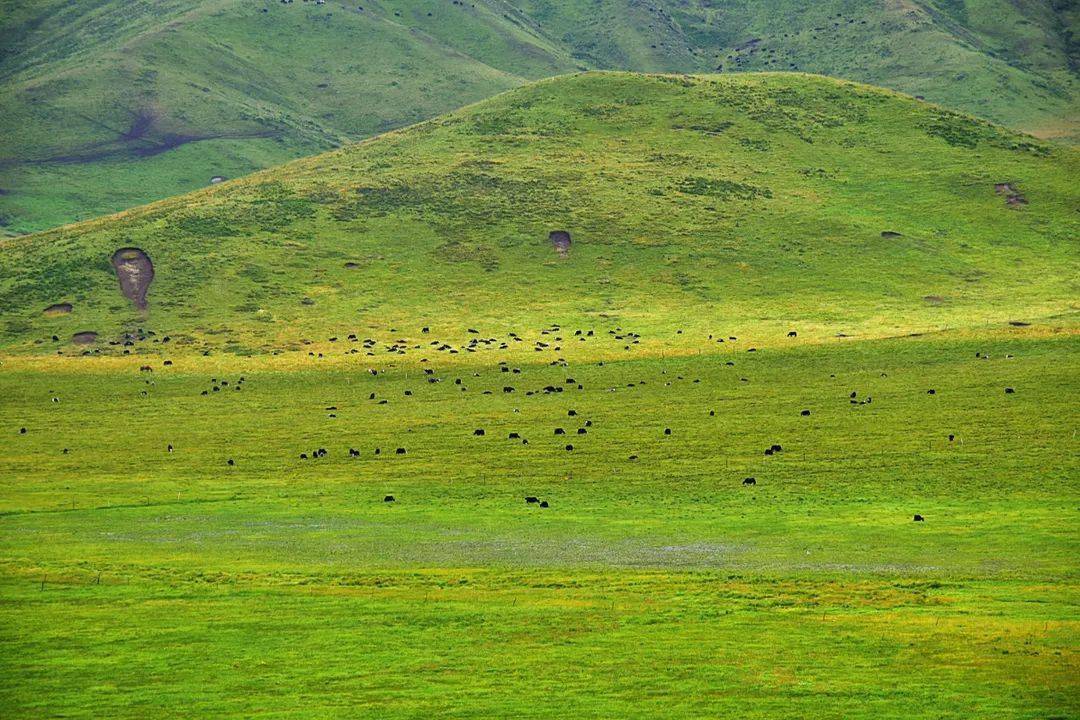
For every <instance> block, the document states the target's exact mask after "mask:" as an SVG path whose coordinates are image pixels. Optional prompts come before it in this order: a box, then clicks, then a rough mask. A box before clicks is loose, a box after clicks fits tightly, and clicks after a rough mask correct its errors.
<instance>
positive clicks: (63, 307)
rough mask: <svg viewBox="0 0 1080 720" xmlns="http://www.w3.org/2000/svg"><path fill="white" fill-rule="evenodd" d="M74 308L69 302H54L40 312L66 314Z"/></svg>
mask: <svg viewBox="0 0 1080 720" xmlns="http://www.w3.org/2000/svg"><path fill="white" fill-rule="evenodd" d="M74 309H75V308H74V306H73V305H72V304H71V303H55V304H53V305H50V306H49V307H47V308H45V309H44V310H42V312H43V313H45V314H46V315H67V314H68V313H69V312H71V311H72V310H74Z"/></svg>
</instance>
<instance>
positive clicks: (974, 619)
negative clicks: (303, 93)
mask: <svg viewBox="0 0 1080 720" xmlns="http://www.w3.org/2000/svg"><path fill="white" fill-rule="evenodd" d="M1078 168H1080V153H1078V151H1077V150H1075V149H1070V148H1065V147H1059V146H1055V145H1050V144H1046V143H1043V142H1039V141H1035V140H1033V139H1031V138H1030V137H1027V136H1023V135H1019V134H1017V133H1014V132H1012V131H1008V130H1004V129H1002V128H1000V127H997V126H993V125H990V124H987V123H984V122H982V121H978V120H975V119H973V118H970V117H968V116H962V115H957V114H954V113H951V112H948V111H945V110H942V109H941V108H938V107H936V106H934V105H930V104H927V103H920V102H916V101H914V100H912V99H911V98H908V97H905V96H901V95H899V94H896V93H893V92H889V91H885V90H880V89H875V88H871V87H868V86H862V85H855V84H852V83H846V82H841V81H836V80H830V79H825V78H820V77H811V76H805V75H784V74H766V75H749V74H744V75H739V76H735V77H729V76H721V77H716V76H708V77H705V76H703V77H691V78H686V77H673V76H640V75H629V74H606V73H587V74H582V75H577V76H573V77H567V78H561V79H557V80H552V81H544V82H540V83H537V84H533V85H529V86H526V87H524V88H520V89H517V90H514V91H512V92H509V93H506V94H504V95H500V96H498V97H496V98H493V99H491V100H488V101H485V102H483V103H480V104H477V105H474V106H471V107H467V108H464V109H462V110H461V111H459V112H456V113H453V114H451V115H448V116H444V117H441V118H437V119H435V120H433V121H430V122H427V123H424V124H421V125H418V126H415V127H412V128H409V129H407V130H403V131H398V132H394V133H391V134H389V135H386V136H383V137H380V138H377V139H375V140H372V141H370V142H367V143H364V144H361V145H357V146H351V147H348V148H344V149H341V150H337V151H333V152H331V153H328V154H325V155H321V156H317V157H314V158H310V159H307V160H302V161H298V162H295V163H292V164H289V165H286V166H284V167H282V168H278V169H275V170H272V171H267V172H264V173H259V174H256V175H253V176H251V177H250V178H245V179H242V180H237V181H232V182H227V183H224V184H222V185H220V186H216V187H214V188H211V189H207V190H204V191H200V192H198V193H194V194H191V195H187V196H183V197H179V198H175V199H171V200H167V201H164V202H160V203H156V204H154V205H150V206H147V207H145V208H139V209H136V210H133V211H130V212H126V213H122V214H120V215H117V216H113V217H109V218H102V219H100V220H95V221H92V222H89V223H84V224H81V225H78V226H72V227H68V228H62V229H58V230H54V231H51V232H48V233H42V234H38V235H33V236H28V237H22V238H11V239H6V240H3V241H0V307H3V308H4V310H3V315H2V320H3V325H2V326H0V363H2V364H0V677H3V678H4V681H3V682H0V715H3V717H5V718H7V717H11V718H41V717H131V718H142V717H160V716H182V717H213V718H220V717H254V716H258V717H267V718H270V717H274V718H281V717H305V718H307V717H356V716H361V717H379V718H396V717H401V718H406V717H418V716H435V717H470V718H471V717H476V718H490V717H528V718H564V717H595V718H613V717H634V718H637V717H640V718H653V717H665V718H701V717H748V718H787V717H807V718H810V717H813V718H862V717H873V718H882V717H886V718H928V719H929V718H934V719H938V718H957V719H960V718H964V719H968V718H994V719H995V720H997V719H999V718H1031V719H1032V720H1035V719H1036V718H1038V719H1046V718H1073V717H1076V716H1077V715H1078V714H1080V681H1078V679H1077V678H1078V677H1080V672H1078V670H1080V587H1078V584H1080V582H1078V581H1080V578H1078V567H1077V562H1076V557H1077V554H1078V552H1080V535H1078V533H1077V519H1078V518H1077V511H1078V508H1080V482H1078V480H1080V472H1078V471H1080V467H1078V465H1080V461H1078V457H1080V455H1078V453H1077V449H1078V448H1077V444H1078V441H1077V437H1076V421H1077V412H1076V402H1075V397H1076V395H1077V390H1078V388H1080V371H1078V367H1080V365H1078V362H1080V338H1078V332H1077V330H1078V327H1080V325H1078V323H1077V308H1076V297H1077V287H1076V285H1077V277H1080V273H1078V272H1077V270H1078V266H1080V262H1078V261H1080V247H1078V245H1077V242H1076V239H1077V237H1078V236H1080V232H1078V226H1080V222H1078V220H1077V215H1076V209H1077V201H1078V196H1077V192H1076V183H1075V178H1076V177H1077V174H1078ZM997 185H1008V188H1004V187H1002V188H996V187H995V186H997ZM1010 197H1012V198H1014V199H1013V201H1012V203H1011V204H1010V201H1009V198H1010ZM1020 197H1022V198H1023V202H1022V201H1021V200H1019V199H1017V198H1020ZM553 230H566V231H568V232H570V233H571V235H572V243H571V245H570V247H569V250H568V251H567V253H566V257H561V256H560V255H559V253H558V252H556V249H555V248H553V246H552V244H551V242H550V241H549V239H548V233H549V232H551V231H553ZM129 246H135V247H139V248H141V249H143V250H144V251H145V252H146V254H147V255H148V256H149V257H150V258H151V259H152V261H153V265H154V280H153V283H152V284H151V285H150V289H149V294H148V296H147V300H148V310H147V311H146V312H145V313H144V312H140V311H138V310H136V309H134V307H133V305H132V303H130V302H128V300H126V299H125V298H124V297H123V296H122V295H121V291H120V286H119V284H118V282H117V276H116V274H115V272H114V270H113V268H112V266H111V265H110V257H111V256H112V255H113V253H114V251H116V250H117V249H119V248H122V247H129ZM347 263H348V264H349V266H346V264H347ZM56 303H70V304H71V305H72V309H71V312H70V313H68V314H44V313H43V310H44V309H45V308H46V307H47V306H49V305H52V304H56ZM425 328H426V329H427V331H426V332H425ZM80 331H95V332H97V333H99V334H98V337H97V339H96V341H94V342H92V343H89V344H81V345H80V344H74V343H73V342H72V341H71V340H72V336H73V334H74V333H77V332H80ZM793 332H794V333H795V334H794V335H791V334H790V333H793ZM54 336H55V338H56V339H55V340H54V339H53V337H54ZM350 336H354V338H355V339H354V338H353V337H350ZM166 337H168V338H169V339H168V341H167V342H166V341H165V338H166ZM721 340H722V341H723V342H721ZM144 366H145V367H147V368H149V369H150V370H152V372H147V371H144V370H141V368H142V367H144ZM238 388H239V389H238ZM1009 390H1011V392H1009ZM930 391H933V392H932V393H931V392H930ZM806 411H809V414H804V412H806ZM557 429H561V430H562V431H563V432H562V433H557ZM24 430H25V432H24ZM478 430H482V431H483V434H478V433H477V431H478ZM581 431H584V432H581ZM667 431H670V433H668V432H667ZM512 433H513V434H516V437H511V434H512ZM525 440H527V441H528V442H527V443H525V442H523V441H525ZM774 445H778V446H780V449H779V450H775V451H773V446H774ZM170 446H171V447H172V450H171V451H170V449H169V448H170ZM568 446H572V449H568ZM319 448H324V449H325V450H326V451H327V453H326V455H325V456H320V457H313V455H314V454H315V452H314V451H316V450H318V449H319ZM399 448H400V449H402V450H403V451H404V452H402V453H398V452H397V450H398V449H399ZM767 449H768V450H770V451H772V452H771V454H766V452H765V451H766V450H767ZM350 450H354V451H356V454H355V455H353V454H351V453H350V452H349V451H350ZM301 454H304V455H307V456H308V457H306V458H301ZM230 461H231V463H230ZM747 478H754V484H752V485H751V484H745V480H746V479H747ZM388 495H391V496H393V497H394V498H395V501H394V502H385V501H384V498H385V497H386V496H388ZM530 496H534V497H536V498H538V499H539V500H543V501H545V502H547V503H548V504H549V506H548V507H543V508H542V507H538V503H527V502H526V498H527V497H530ZM915 515H920V516H922V517H923V518H924V520H923V521H921V522H916V521H914V517H915Z"/></svg>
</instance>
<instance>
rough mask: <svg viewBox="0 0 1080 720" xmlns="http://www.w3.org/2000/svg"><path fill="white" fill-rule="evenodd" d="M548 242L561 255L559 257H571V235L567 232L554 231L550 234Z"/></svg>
mask: <svg viewBox="0 0 1080 720" xmlns="http://www.w3.org/2000/svg"><path fill="white" fill-rule="evenodd" d="M548 240H549V241H550V242H551V246H552V247H553V248H555V252H557V253H559V257H561V258H568V257H570V233H568V232H566V231H565V230H552V231H551V232H550V233H548Z"/></svg>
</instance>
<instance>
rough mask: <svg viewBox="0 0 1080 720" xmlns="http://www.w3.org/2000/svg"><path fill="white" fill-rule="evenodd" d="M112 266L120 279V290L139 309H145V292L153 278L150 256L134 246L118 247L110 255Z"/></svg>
mask: <svg viewBox="0 0 1080 720" xmlns="http://www.w3.org/2000/svg"><path fill="white" fill-rule="evenodd" d="M112 266H113V269H114V270H116V277H117V279H119V280H120V292H122V293H123V294H124V297H126V298H127V299H128V300H130V301H131V302H132V303H134V304H135V307H137V308H139V309H140V310H145V309H146V293H147V291H148V290H149V289H150V283H151V282H153V280H154V265H153V263H151V262H150V257H149V256H148V255H147V254H146V253H145V252H143V251H142V250H140V249H139V248H135V247H126V248H120V249H119V250H117V251H116V252H114V253H113V255H112Z"/></svg>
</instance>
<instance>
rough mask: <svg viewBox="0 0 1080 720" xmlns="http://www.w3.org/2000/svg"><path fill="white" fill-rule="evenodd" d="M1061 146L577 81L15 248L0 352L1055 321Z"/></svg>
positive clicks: (667, 89)
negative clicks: (136, 335) (143, 256)
mask: <svg viewBox="0 0 1080 720" xmlns="http://www.w3.org/2000/svg"><path fill="white" fill-rule="evenodd" d="M1078 157H1080V155H1078V153H1077V151H1075V150H1073V149H1069V148H1064V147H1055V146H1052V145H1047V144H1044V143H1041V142H1039V141H1036V140H1033V139H1031V138H1027V137H1024V136H1021V135H1019V134H1016V133H1013V132H1011V131H1008V130H1004V129H1001V128H998V127H995V126H992V125H989V124H987V123H984V122H982V121H978V120H974V119H972V118H970V117H966V116H962V115H957V114H954V113H951V112H949V111H946V110H942V109H940V108H938V107H936V106H933V105H929V104H926V103H921V102H918V101H915V100H912V99H910V98H908V97H905V96H902V95H898V94H895V93H891V92H889V91H884V90H879V89H874V88H870V87H867V86H860V85H855V84H851V83H846V82H842V81H836V80H830V79H826V78H819V77H811V76H803V75H783V74H779V75H751V74H743V75H733V76H712V77H693V78H684V77H672V76H639V75H618V74H615V75H611V74H582V75H577V76H572V77H567V78H563V79H558V80H553V81H545V82H540V83H538V84H534V85H530V86H527V87H525V88H521V89H519V90H515V91H512V92H509V93H507V94H504V95H501V96H499V97H496V98H494V99H491V100H488V101H485V102H482V103H480V104H477V105H474V106H471V107H468V108H465V109H464V110H461V111H459V112H456V113H453V114H451V115H449V116H446V117H444V118H439V119H437V120H433V121H430V122H427V123H424V124H421V125H418V126H414V127H411V128H409V129H407V130H403V131H400V132H393V133H390V134H388V135H384V136H381V137H379V138H377V139H375V140H372V141H370V142H367V143H363V144H359V145H354V146H349V147H347V148H344V149H341V150H337V151H333V152H330V153H328V154H324V155H320V156H317V157H314V158H310V159H306V160H301V161H298V162H295V163H292V164H290V165H286V166H284V167H281V168H277V169H274V170H271V171H267V172H263V173H260V174H256V175H253V176H251V177H249V178H245V179H241V180H237V181H234V182H228V183H225V184H222V185H220V186H217V187H214V188H210V189H206V190H203V191H199V192H197V193H194V194H191V195H187V196H183V197H180V198H176V199H172V200H166V201H163V202H160V203H157V204H155V205H150V206H147V207H145V208H140V209H136V210H133V211H130V212H128V213H125V214H122V215H119V216H116V217H109V218H103V219H100V220H95V221H91V222H87V223H83V224H81V225H77V226H72V227H69V228H64V229H59V230H55V231H52V232H49V233H45V234H40V235H35V236H28V237H25V238H13V239H9V240H7V241H5V242H4V245H3V254H2V259H0V263H2V267H3V269H4V272H3V273H2V274H0V277H2V279H0V303H2V304H3V307H4V308H5V325H4V327H3V328H0V332H2V335H0V342H3V343H4V345H5V346H6V347H8V348H9V349H12V350H15V349H18V350H27V351H29V350H32V351H35V352H50V353H52V352H55V351H57V350H59V351H61V352H67V353H71V352H77V351H78V350H79V348H77V347H74V348H73V347H72V346H71V345H70V340H71V337H72V336H73V334H74V333H76V332H79V331H85V330H90V331H94V332H97V333H99V334H100V336H101V338H100V340H101V341H102V343H101V345H103V346H101V347H98V348H96V349H95V350H94V351H95V352H101V353H117V352H120V347H111V346H108V345H104V342H105V341H106V340H116V339H118V338H119V337H120V336H121V335H122V334H123V333H126V332H132V331H134V330H135V329H136V328H143V329H144V330H153V331H155V332H157V333H159V334H166V333H167V334H169V335H171V336H172V337H173V339H174V344H173V345H172V346H171V347H170V351H172V352H180V351H183V350H184V349H186V350H187V351H189V352H190V351H199V352H203V351H225V352H230V353H235V354H262V353H271V352H279V351H286V350H290V349H292V350H296V349H299V348H301V347H303V343H310V342H314V343H320V344H326V343H327V340H328V338H329V337H331V336H342V337H343V336H344V335H345V334H347V333H350V332H356V331H358V330H359V329H362V328H375V327H378V328H390V327H400V328H408V329H409V332H411V333H415V331H416V330H417V329H418V327H419V326H422V325H423V326H430V327H435V328H438V330H439V332H442V333H445V334H446V335H447V337H453V338H456V339H458V340H460V339H462V338H465V337H466V335H467V333H466V330H467V329H468V328H470V327H476V326H477V325H482V326H484V327H486V328H489V329H498V330H499V331H501V332H505V331H510V330H516V329H519V328H522V327H529V326H531V327H542V326H545V325H547V324H548V323H550V322H554V321H558V322H562V323H564V324H567V325H573V326H581V325H584V324H587V323H591V322H596V321H597V320H599V319H601V318H607V319H615V320H619V321H622V322H623V323H626V324H628V325H630V326H632V327H634V328H636V329H639V330H645V329H647V330H649V331H650V332H649V334H650V335H652V336H653V337H655V336H656V335H657V334H660V335H661V336H662V337H670V334H671V333H672V332H674V331H675V330H677V329H685V330H687V331H693V337H703V336H705V335H707V334H709V333H714V332H715V333H723V332H726V331H727V329H732V330H734V329H744V328H745V329H746V330H745V331H748V332H753V333H758V334H760V335H762V337H761V338H760V339H761V340H762V341H764V340H766V339H767V337H769V336H770V334H771V333H776V332H779V331H780V330H782V329H785V328H786V327H787V326H788V325H790V324H793V323H794V324H798V325H799V326H800V327H801V328H802V330H803V331H804V334H805V336H806V337H808V338H815V339H826V338H832V337H834V336H835V335H837V334H838V333H843V334H847V335H858V336H862V337H867V336H874V337H879V336H887V335H895V334H901V333H906V332H915V331H918V332H925V331H932V330H939V329H946V328H955V327H960V326H975V325H979V324H981V323H1004V322H1007V321H1009V320H1025V321H1029V320H1032V319H1036V318H1048V317H1053V316H1055V315H1059V314H1062V313H1067V312H1071V311H1073V310H1074V309H1075V307H1074V302H1075V298H1076V285H1075V278H1076V270H1077V259H1078V258H1077V252H1076V250H1077V248H1076V243H1075V239H1076V237H1077V236H1078V235H1080V224H1078V220H1077V216H1076V212H1075V210H1076V199H1077V198H1076V190H1075V178H1076V177H1077V174H1078V172H1080V160H1078ZM1005 186H1008V188H1009V189H1008V190H1006V189H1005ZM1014 195H1015V196H1017V199H1014V200H1012V201H1010V199H1009V198H1010V196H1014ZM558 230H565V231H568V232H570V234H571V236H572V246H571V249H570V250H569V253H568V256H567V257H565V258H563V257H560V255H559V253H558V252H557V251H556V249H555V248H554V247H553V246H552V244H551V242H550V241H549V239H548V238H549V234H550V233H551V232H552V231H558ZM125 246H136V247H139V248H141V249H142V250H144V251H145V252H146V253H148V254H149V257H150V258H151V261H152V262H153V265H154V270H155V277H154V280H153V284H152V285H151V287H150V289H149V296H148V301H149V305H148V310H147V311H146V312H145V313H143V312H141V311H139V310H137V309H136V307H135V306H134V305H133V304H131V303H129V302H127V301H126V300H125V299H124V297H123V296H122V295H121V292H120V286H119V284H118V283H117V278H116V273H115V271H114V269H113V267H112V265H111V264H110V262H109V258H110V257H111V256H112V254H113V252H114V251H116V250H117V249H119V248H122V247H125ZM433 287H437V288H439V293H437V294H435V295H433V294H432V293H431V288H433ZM389 288H393V292H388V289H389ZM57 303H70V304H71V305H72V306H73V311H72V312H70V313H67V314H62V315H55V314H50V313H44V312H43V311H44V310H45V309H46V308H47V307H48V306H50V305H53V304H57ZM750 327H753V328H754V329H753V330H750V329H749V328H750ZM54 336H55V337H56V338H58V339H57V340H52V339H51V338H52V337H54Z"/></svg>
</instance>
